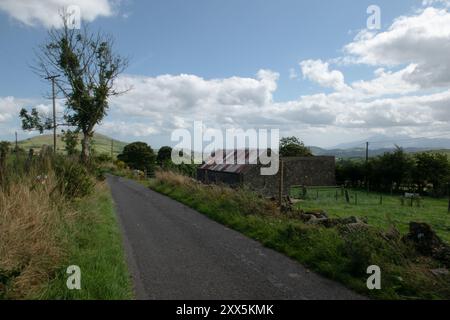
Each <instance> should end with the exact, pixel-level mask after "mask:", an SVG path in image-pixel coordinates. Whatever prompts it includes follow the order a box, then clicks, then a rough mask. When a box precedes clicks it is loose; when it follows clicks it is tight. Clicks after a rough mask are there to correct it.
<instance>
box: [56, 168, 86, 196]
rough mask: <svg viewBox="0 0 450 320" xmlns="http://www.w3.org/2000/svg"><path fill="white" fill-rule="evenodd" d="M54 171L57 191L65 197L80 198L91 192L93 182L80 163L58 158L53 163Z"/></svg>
mask: <svg viewBox="0 0 450 320" xmlns="http://www.w3.org/2000/svg"><path fill="white" fill-rule="evenodd" d="M55 172H56V175H57V177H58V188H59V191H60V192H61V194H63V195H64V196H65V197H66V198H68V199H75V198H82V197H84V196H87V195H89V194H91V193H92V191H93V189H94V182H93V181H92V179H91V177H90V175H89V173H88V171H87V170H86V168H85V167H84V166H82V165H81V164H79V163H77V162H75V161H67V160H63V159H60V161H57V163H56V164H55Z"/></svg>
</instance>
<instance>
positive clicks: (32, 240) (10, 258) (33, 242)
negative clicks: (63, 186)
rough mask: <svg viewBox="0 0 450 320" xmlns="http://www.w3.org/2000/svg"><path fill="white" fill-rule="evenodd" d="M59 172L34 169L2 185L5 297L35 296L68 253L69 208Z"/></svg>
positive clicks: (0, 278) (0, 290)
mask: <svg viewBox="0 0 450 320" xmlns="http://www.w3.org/2000/svg"><path fill="white" fill-rule="evenodd" d="M59 200H61V195H60V194H58V188H57V179H56V177H55V175H54V173H52V172H50V173H48V174H47V175H46V176H41V177H40V178H38V174H32V173H30V174H28V175H26V176H22V177H20V179H14V180H12V182H11V183H10V184H9V185H8V188H4V189H2V188H1V187H0V298H6V299H26V298H32V297H33V296H35V295H36V294H38V293H39V291H40V290H41V289H42V287H43V286H44V285H46V284H47V283H48V282H49V280H50V279H52V278H53V277H54V274H55V272H56V271H57V269H58V267H59V266H60V262H61V261H62V259H63V258H64V255H65V252H64V247H65V246H64V238H63V237H61V235H60V234H59V232H58V231H59V230H61V227H60V226H61V224H62V223H63V221H64V220H66V219H70V218H71V216H72V215H73V212H71V211H70V209H69V208H64V207H62V206H64V201H59Z"/></svg>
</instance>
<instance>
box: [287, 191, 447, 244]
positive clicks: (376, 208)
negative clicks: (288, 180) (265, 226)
mask: <svg viewBox="0 0 450 320" xmlns="http://www.w3.org/2000/svg"><path fill="white" fill-rule="evenodd" d="M293 191H294V192H293V193H294V194H296V193H298V192H296V191H295V190H293ZM317 192H318V196H319V197H318V198H317ZM337 195H338V199H337V200H336V189H326V188H323V189H321V188H319V189H315V188H311V189H309V190H308V196H307V199H306V200H304V201H302V202H300V203H298V204H297V207H298V208H300V209H303V210H305V211H311V210H319V209H320V210H324V211H326V212H327V213H328V214H329V216H330V217H337V218H342V217H348V216H357V217H365V218H367V219H368V221H369V224H371V225H373V226H377V227H379V228H382V229H386V228H388V227H389V226H391V225H392V224H394V225H395V226H396V227H397V228H398V229H399V231H400V232H401V233H403V234H406V233H407V232H408V229H409V223H410V222H412V221H415V222H426V223H428V224H430V225H431V226H432V227H433V230H435V231H436V233H437V234H438V235H439V236H440V237H441V238H442V239H443V240H445V241H446V242H448V243H450V213H448V199H434V198H428V197H426V198H423V199H422V200H421V204H420V207H418V206H417V205H416V204H414V206H413V207H411V206H410V204H409V203H408V202H407V201H406V203H405V205H403V206H402V205H401V202H400V196H391V195H386V194H378V193H369V194H367V193H366V192H364V191H356V190H350V191H349V195H350V203H346V201H345V199H344V197H343V196H342V194H341V191H340V190H338V192H337ZM380 197H382V204H381V205H380ZM316 198H317V199H316ZM356 198H357V199H356ZM355 200H357V202H356V201H355ZM356 203H357V204H356Z"/></svg>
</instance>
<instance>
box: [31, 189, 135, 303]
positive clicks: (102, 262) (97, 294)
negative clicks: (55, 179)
mask: <svg viewBox="0 0 450 320" xmlns="http://www.w3.org/2000/svg"><path fill="white" fill-rule="evenodd" d="M74 208H75V210H76V212H77V214H76V216H75V217H74V219H73V222H72V223H70V224H66V225H65V226H64V230H62V232H63V233H64V234H65V235H66V237H67V244H68V245H67V253H68V255H67V258H66V259H65V263H64V266H63V267H62V268H61V269H60V270H59V271H58V273H57V276H56V278H55V279H54V280H52V281H51V282H50V283H49V285H48V287H47V288H45V290H44V291H43V293H42V294H41V295H40V296H39V298H43V299H81V300H85V299H96V300H98V299H100V300H106V299H107V300H123V299H132V298H133V294H132V287H131V281H130V277H129V275H128V270H127V265H126V262H125V257H124V251H123V247H122V241H121V234H120V231H119V228H118V223H117V220H116V215H115V212H114V207H113V202H112V198H111V195H110V192H109V189H108V188H107V186H106V185H105V184H104V183H101V184H98V185H97V186H96V191H95V194H94V195H92V196H89V197H87V198H85V199H83V200H79V201H77V202H76V203H74ZM70 265H77V266H79V267H80V269H81V290H68V289H67V286H66V280H67V277H68V275H67V274H66V268H67V266H70Z"/></svg>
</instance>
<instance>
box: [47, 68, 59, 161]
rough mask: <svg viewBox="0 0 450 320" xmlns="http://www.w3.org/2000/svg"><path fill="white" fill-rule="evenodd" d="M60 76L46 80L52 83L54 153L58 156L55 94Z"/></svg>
mask: <svg viewBox="0 0 450 320" xmlns="http://www.w3.org/2000/svg"><path fill="white" fill-rule="evenodd" d="M58 77H59V76H58V75H54V76H49V77H47V78H45V79H47V80H51V81H52V97H53V153H54V154H56V93H55V79H56V78H58Z"/></svg>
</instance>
